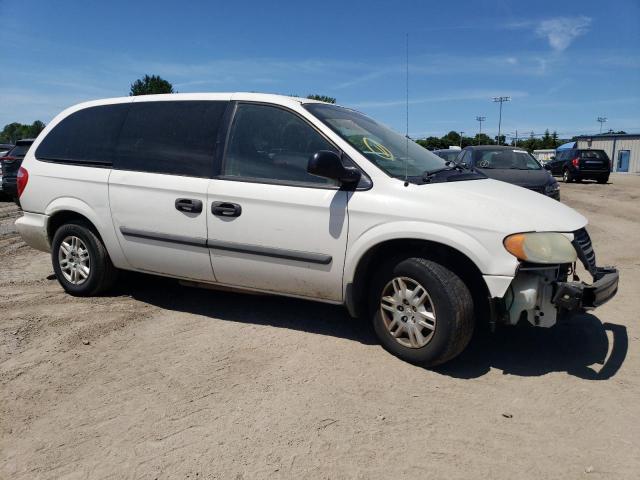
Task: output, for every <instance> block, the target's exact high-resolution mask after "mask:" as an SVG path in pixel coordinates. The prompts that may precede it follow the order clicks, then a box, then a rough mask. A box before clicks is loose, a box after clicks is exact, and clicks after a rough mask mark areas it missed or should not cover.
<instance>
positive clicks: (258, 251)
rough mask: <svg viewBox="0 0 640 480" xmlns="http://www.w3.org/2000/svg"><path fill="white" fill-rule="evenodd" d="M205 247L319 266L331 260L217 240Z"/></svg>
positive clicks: (302, 253) (306, 253) (316, 255)
mask: <svg viewBox="0 0 640 480" xmlns="http://www.w3.org/2000/svg"><path fill="white" fill-rule="evenodd" d="M207 246H208V247H209V248H211V249H213V250H226V251H229V252H238V253H248V254H251V255H261V256H263V257H275V258H283V259H286V260H296V261H298V262H308V263H318V264H320V265H329V264H330V263H331V260H332V258H331V255H324V254H322V253H311V252H301V251H298V250H285V249H283V248H271V247H260V246H257V245H246V244H243V243H233V242H221V241H217V240H208V241H207Z"/></svg>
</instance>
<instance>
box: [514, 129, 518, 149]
mask: <svg viewBox="0 0 640 480" xmlns="http://www.w3.org/2000/svg"><path fill="white" fill-rule="evenodd" d="M515 146H516V147H517V146H518V129H517V128H516V144H515Z"/></svg>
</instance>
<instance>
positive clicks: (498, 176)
mask: <svg viewBox="0 0 640 480" xmlns="http://www.w3.org/2000/svg"><path fill="white" fill-rule="evenodd" d="M478 170H480V171H481V172H482V173H484V174H485V175H486V176H487V177H489V178H493V179H495V180H501V181H503V182H508V183H513V184H514V185H518V186H521V187H529V188H530V187H543V186H545V185H548V184H549V183H553V177H552V176H551V175H550V174H549V172H548V171H547V170H545V169H540V170H516V169H509V168H504V169H502V168H500V169H498V168H495V169H493V168H479V169H478Z"/></svg>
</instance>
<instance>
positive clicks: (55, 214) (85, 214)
mask: <svg viewBox="0 0 640 480" xmlns="http://www.w3.org/2000/svg"><path fill="white" fill-rule="evenodd" d="M45 214H46V215H47V225H46V229H47V230H46V231H47V237H48V241H49V245H51V243H52V240H53V236H54V235H55V232H56V230H57V229H58V228H59V227H60V226H61V225H64V224H65V223H68V222H70V221H73V220H82V221H84V222H87V223H88V224H89V226H90V227H91V228H92V229H93V231H94V233H95V234H96V235H97V236H98V238H99V239H100V240H101V241H102V243H103V245H104V246H105V248H106V249H107V252H108V253H109V256H110V257H111V261H112V262H113V264H114V265H115V266H116V267H119V268H130V267H129V262H128V261H127V260H126V258H125V256H124V254H123V252H122V249H121V247H120V244H119V243H118V240H117V238H116V236H115V231H114V228H113V223H112V222H111V212H110V210H109V206H108V205H104V206H102V207H101V208H100V209H99V210H98V211H96V210H94V209H93V208H91V207H90V206H89V205H88V204H87V203H85V202H83V201H82V200H80V199H78V198H69V197H66V198H65V197H61V198H57V199H55V200H54V201H52V202H51V203H50V204H49V205H48V206H47V208H46V210H45ZM101 219H104V220H101Z"/></svg>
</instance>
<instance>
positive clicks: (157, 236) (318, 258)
mask: <svg viewBox="0 0 640 480" xmlns="http://www.w3.org/2000/svg"><path fill="white" fill-rule="evenodd" d="M120 232H121V233H122V235H124V236H125V237H133V238H143V239H146V240H155V241H158V242H167V243H176V244H179V245H190V246H194V247H203V248H210V249H212V250H223V251H228V252H237V253H246V254H249V255H259V256H262V257H273V258H282V259H285V260H295V261H297V262H306V263H316V264H319V265H329V264H330V263H331V261H332V260H333V258H332V257H331V255H325V254H323V253H313V252H301V251H299V250H286V249H283V248H271V247H261V246H259V245H247V244H244V243H234V242H223V241H218V240H208V239H206V238H197V237H184V236H181V235H169V234H166V233H158V232H149V231H146V230H136V229H134V228H128V227H120Z"/></svg>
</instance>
